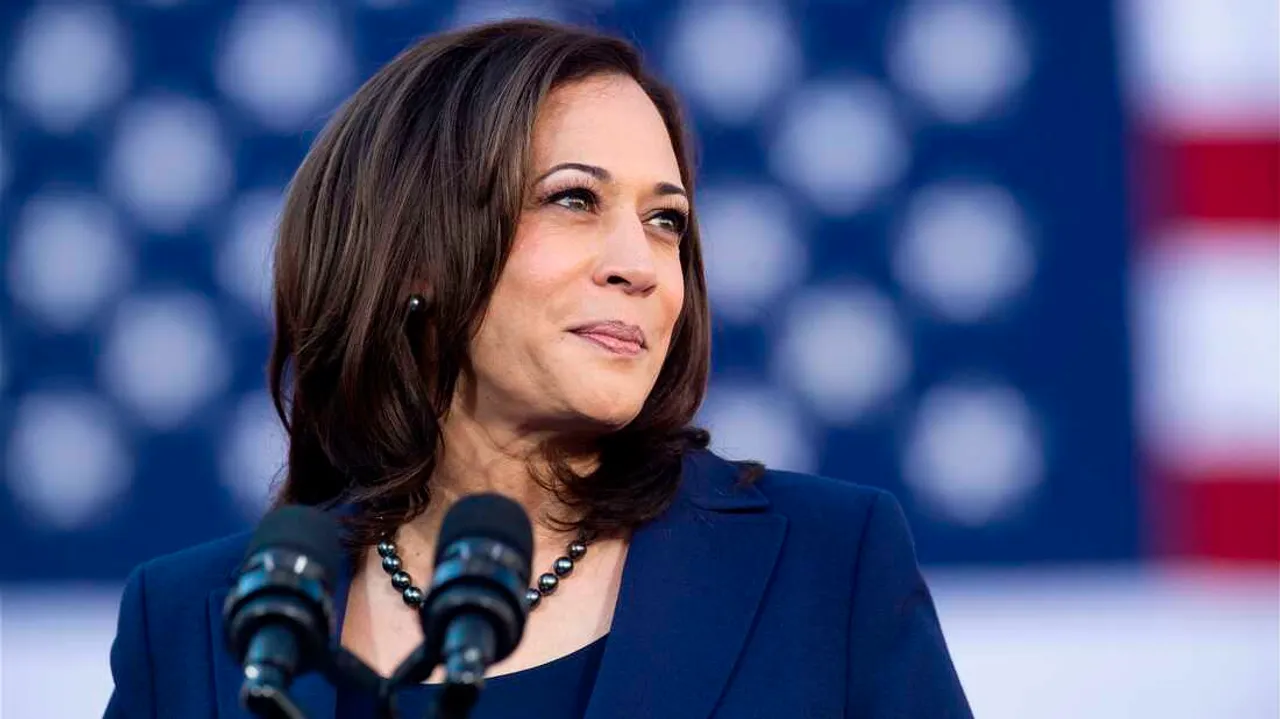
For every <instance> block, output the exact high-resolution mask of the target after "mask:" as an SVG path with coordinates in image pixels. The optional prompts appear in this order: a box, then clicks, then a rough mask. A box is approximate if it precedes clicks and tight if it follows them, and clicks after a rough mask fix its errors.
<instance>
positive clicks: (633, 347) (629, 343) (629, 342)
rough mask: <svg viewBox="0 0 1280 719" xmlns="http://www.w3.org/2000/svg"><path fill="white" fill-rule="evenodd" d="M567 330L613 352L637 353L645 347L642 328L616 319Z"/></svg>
mask: <svg viewBox="0 0 1280 719" xmlns="http://www.w3.org/2000/svg"><path fill="white" fill-rule="evenodd" d="M569 331H570V332H572V333H573V334H575V335H577V336H579V337H581V338H583V339H585V340H588V341H590V342H594V343H595V344H596V345H599V346H600V347H602V348H604V349H606V350H609V351H610V352H613V353H615V354H624V355H637V354H640V352H642V351H643V350H644V349H645V348H646V347H647V344H646V343H645V338H644V331H643V330H641V329H640V328H639V327H637V326H635V325H630V324H627V323H625V322H619V321H617V320H608V321H604V322H590V323H587V324H584V325H580V326H578V327H574V328H573V329H571V330H569Z"/></svg>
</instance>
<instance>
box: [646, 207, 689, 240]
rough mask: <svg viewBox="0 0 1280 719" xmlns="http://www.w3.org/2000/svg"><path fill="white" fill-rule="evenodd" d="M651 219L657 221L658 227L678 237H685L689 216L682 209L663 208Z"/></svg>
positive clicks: (650, 219)
mask: <svg viewBox="0 0 1280 719" xmlns="http://www.w3.org/2000/svg"><path fill="white" fill-rule="evenodd" d="M649 221H650V222H655V221H656V222H657V226H658V227H660V228H662V229H663V230H665V231H667V232H670V233H671V234H673V235H675V236H676V237H684V233H685V230H687V229H688V227H689V217H688V216H687V215H685V213H684V212H682V211H680V210H663V211H661V212H657V213H655V214H654V215H653V216H652V217H650V218H649Z"/></svg>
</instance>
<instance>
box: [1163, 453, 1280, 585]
mask: <svg viewBox="0 0 1280 719" xmlns="http://www.w3.org/2000/svg"><path fill="white" fill-rule="evenodd" d="M1162 479H1163V480H1164V481H1163V482H1162V491H1161V494H1164V495H1165V496H1164V501H1165V502H1166V503H1167V510H1168V511H1167V513H1165V514H1164V517H1163V519H1164V521H1165V522H1168V524H1167V525H1166V526H1165V528H1164V531H1163V534H1164V535H1165V536H1164V537H1163V541H1162V544H1163V545H1164V552H1163V553H1166V554H1173V555H1175V556H1178V557H1184V558H1198V559H1214V560H1234V561H1251V562H1280V468H1277V469H1271V470H1263V469H1260V468H1259V469H1255V470H1250V469H1239V470H1224V471H1218V472H1213V473H1212V474H1211V475H1208V476H1198V477H1196V478H1194V479H1191V478H1187V477H1178V476H1177V475H1176V473H1165V474H1164V475H1163V476H1162Z"/></svg>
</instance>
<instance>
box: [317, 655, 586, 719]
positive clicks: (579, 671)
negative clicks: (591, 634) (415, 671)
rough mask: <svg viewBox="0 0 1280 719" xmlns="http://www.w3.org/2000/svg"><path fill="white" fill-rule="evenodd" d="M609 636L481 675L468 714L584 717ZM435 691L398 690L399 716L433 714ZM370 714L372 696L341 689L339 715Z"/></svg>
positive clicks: (341, 718) (506, 718)
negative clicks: (477, 695)
mask: <svg viewBox="0 0 1280 719" xmlns="http://www.w3.org/2000/svg"><path fill="white" fill-rule="evenodd" d="M607 639H608V635H605V636H603V637H601V638H599V639H597V640H596V641H594V642H592V643H591V644H588V645H587V646H585V647H583V648H581V649H579V650H577V651H576V652H573V653H572V654H568V655H565V656H563V657H560V658H559V659H555V660H553V661H550V662H547V663H546V664H540V665H538V666H536V667H530V668H529V669H524V670H521V671H518V672H512V673H510V674H503V675H501V676H496V677H489V678H487V679H485V681H484V690H483V691H482V692H481V693H480V699H479V701H477V702H476V705H475V707H474V708H473V709H472V711H471V719H510V718H511V717H538V719H582V716H583V715H585V714H586V712H587V703H588V702H589V701H590V699H591V691H592V689H594V688H595V683H596V671H597V670H598V669H599V667H600V659H601V658H602V657H603V656H604V648H605V642H606V641H607ZM439 692H440V685H438V684H420V685H417V686H413V687H407V688H405V689H403V690H401V692H400V693H399V696H398V702H397V703H398V704H399V710H400V711H399V716H400V719H427V718H428V717H431V716H433V715H434V711H435V701H436V697H437V695H438V694H439ZM372 716H374V714H373V707H372V702H369V701H367V700H366V699H365V698H362V697H359V696H353V695H352V694H351V693H350V692H344V691H341V690H339V692H338V705H337V712H336V717H337V719H356V718H357V717H360V718H361V719H363V718H364V717H372Z"/></svg>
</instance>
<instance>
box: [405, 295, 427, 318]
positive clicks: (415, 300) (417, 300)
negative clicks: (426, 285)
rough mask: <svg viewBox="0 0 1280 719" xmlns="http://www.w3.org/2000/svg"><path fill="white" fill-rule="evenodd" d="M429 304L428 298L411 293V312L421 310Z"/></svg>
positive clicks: (414, 312)
mask: <svg viewBox="0 0 1280 719" xmlns="http://www.w3.org/2000/svg"><path fill="white" fill-rule="evenodd" d="M426 306H427V298H425V297H423V296H422V295H409V314H416V313H418V312H421V311H422V310H423V309H424V308H425V307H426Z"/></svg>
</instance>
